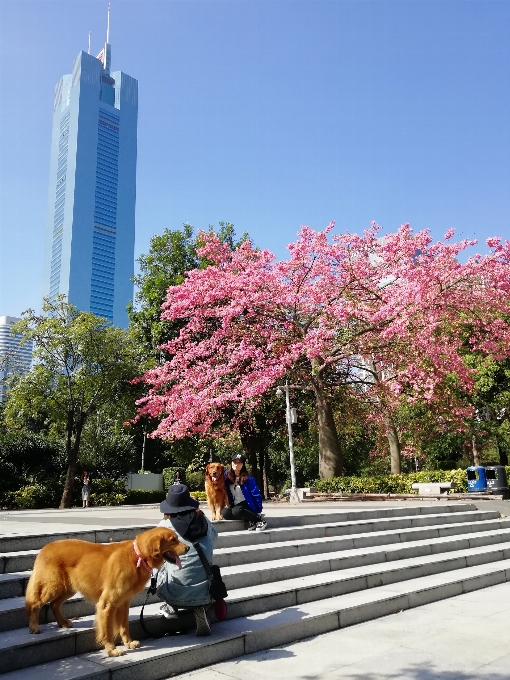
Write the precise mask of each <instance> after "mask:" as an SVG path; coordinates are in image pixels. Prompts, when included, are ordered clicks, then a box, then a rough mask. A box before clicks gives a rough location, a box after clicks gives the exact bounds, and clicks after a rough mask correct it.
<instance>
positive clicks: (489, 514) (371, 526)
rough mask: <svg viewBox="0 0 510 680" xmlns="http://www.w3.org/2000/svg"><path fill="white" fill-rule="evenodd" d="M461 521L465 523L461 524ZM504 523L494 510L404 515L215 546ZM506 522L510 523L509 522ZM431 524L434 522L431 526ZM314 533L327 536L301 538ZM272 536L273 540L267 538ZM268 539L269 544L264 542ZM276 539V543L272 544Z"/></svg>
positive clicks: (237, 535) (243, 536)
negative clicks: (356, 531) (332, 533)
mask: <svg viewBox="0 0 510 680" xmlns="http://www.w3.org/2000/svg"><path fill="white" fill-rule="evenodd" d="M461 518H462V520H464V521H459V520H460V519H461ZM439 519H444V520H445V521H443V522H441V524H435V525H434V524H432V522H433V521H434V520H439ZM500 519H503V518H502V517H501V516H500V514H499V513H498V512H497V511H495V510H478V511H474V512H473V511H466V512H460V513H455V514H453V513H448V514H444V513H437V514H434V513H429V514H427V515H410V516H408V515H405V516H402V517H382V518H372V519H367V520H357V521H347V522H324V523H322V524H307V525H304V526H300V527H277V528H274V527H269V528H268V529H267V530H266V531H263V532H247V531H242V532H237V531H236V532H231V533H230V534H227V535H226V536H220V537H219V538H218V544H217V546H216V551H218V550H223V551H228V550H236V549H237V548H251V547H254V546H258V545H267V544H273V543H290V542H295V541H296V540H298V541H299V540H302V541H306V540H310V541H311V540H316V539H317V538H324V537H327V536H328V534H327V532H328V530H332V529H335V530H337V529H340V528H345V529H348V528H350V527H353V528H356V529H358V528H359V530H360V533H363V534H365V533H376V532H381V531H391V528H392V527H391V525H392V524H402V523H407V524H408V525H409V526H407V527H398V528H409V529H412V528H417V527H427V526H451V525H456V524H466V523H470V524H478V523H481V522H489V521H494V520H500ZM507 521H510V519H509V520H507ZM428 522H431V524H429V523H428ZM301 532H302V533H311V532H316V533H317V534H319V533H323V534H324V535H322V536H320V535H316V536H309V537H303V538H300V537H299V535H298V534H299V533H301ZM352 535H354V533H351V532H346V533H337V534H335V536H352ZM268 536H270V537H271V538H270V540H269V541H268V540H267V537H268ZM264 538H266V540H264ZM273 539H276V540H273Z"/></svg>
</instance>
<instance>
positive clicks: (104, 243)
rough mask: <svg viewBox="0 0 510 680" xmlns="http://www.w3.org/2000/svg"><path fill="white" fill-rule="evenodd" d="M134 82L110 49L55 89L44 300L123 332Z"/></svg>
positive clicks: (82, 62)
mask: <svg viewBox="0 0 510 680" xmlns="http://www.w3.org/2000/svg"><path fill="white" fill-rule="evenodd" d="M137 116H138V83H137V81H136V80H135V79H134V78H131V77H130V76H128V75H126V74H125V73H122V72H120V71H118V72H115V73H111V74H110V45H108V44H105V46H104V49H103V50H102V51H101V52H100V54H99V55H98V56H97V57H93V56H92V55H90V54H86V53H85V52H81V53H80V54H79V55H78V57H77V58H76V60H75V62H74V65H73V73H72V74H71V75H65V76H63V77H62V78H61V79H60V82H59V83H58V85H57V87H56V90H55V103H54V116H53V136H52V152H51V162H50V186H49V206H48V215H47V247H46V265H45V285H44V294H45V295H46V296H48V297H49V298H50V299H52V300H53V299H55V297H56V296H57V295H58V294H61V293H63V294H65V295H66V296H67V298H68V300H69V302H71V303H72V304H73V305H75V306H76V307H77V308H78V309H79V310H81V311H91V312H93V313H94V314H97V315H98V316H103V317H106V318H107V319H109V320H110V321H112V322H113V323H114V324H115V325H118V326H121V327H125V326H127V322H128V318H127V312H126V306H127V304H128V302H129V301H130V300H131V299H132V297H133V284H132V282H131V276H132V274H133V267H134V237H135V198H136V152H137V148H136V128H137Z"/></svg>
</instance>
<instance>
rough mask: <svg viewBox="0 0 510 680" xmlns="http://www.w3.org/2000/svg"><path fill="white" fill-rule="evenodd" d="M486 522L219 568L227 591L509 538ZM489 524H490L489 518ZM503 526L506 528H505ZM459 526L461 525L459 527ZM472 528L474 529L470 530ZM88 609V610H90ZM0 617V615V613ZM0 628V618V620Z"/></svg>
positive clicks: (4, 580)
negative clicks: (435, 534) (436, 534)
mask: <svg viewBox="0 0 510 680" xmlns="http://www.w3.org/2000/svg"><path fill="white" fill-rule="evenodd" d="M484 526H487V522H484V523H479V524H475V525H471V532H470V533H467V534H463V535H462V534H461V535H460V536H459V535H457V536H456V535H454V536H445V537H440V538H427V539H423V540H413V541H406V542H403V543H401V542H400V541H399V542H397V543H386V544H383V545H376V546H372V547H368V548H367V547H366V546H364V547H362V548H352V549H349V548H344V549H343V550H337V551H333V552H326V553H323V552H320V553H318V554H315V555H309V554H306V555H304V556H301V557H296V556H294V557H291V558H283V559H275V560H269V561H267V562H255V563H248V564H241V565H235V566H231V567H223V569H222V575H223V579H224V581H225V583H226V585H227V588H228V589H229V590H232V589H236V588H242V587H246V586H251V585H258V584H259V583H267V582H272V581H282V580H285V579H287V578H293V577H298V576H306V575H308V574H312V573H313V574H318V573H323V572H327V571H335V570H336V569H346V568H351V567H356V566H361V565H363V564H375V563H378V562H385V561H386V562H389V561H393V560H397V559H404V558H407V557H418V556H420V555H429V554H433V553H436V552H450V551H452V550H462V549H466V548H469V547H477V546H485V545H492V544H498V543H501V542H504V541H505V540H510V523H509V522H508V520H498V521H497V523H496V527H497V528H496V529H492V530H488V531H487V530H485V531H484V530H483V529H484ZM489 526H494V521H493V520H490V522H489ZM505 527H506V528H505ZM462 528H463V527H462ZM474 529H476V531H474ZM30 573H31V572H30V571H24V572H18V573H9V574H0V600H1V599H6V598H15V597H22V596H23V595H24V593H25V589H26V584H27V582H28V579H29V578H30ZM91 611H92V610H91ZM0 618H1V615H0ZM0 629H1V621H0Z"/></svg>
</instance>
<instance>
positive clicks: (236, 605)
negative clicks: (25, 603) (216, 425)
mask: <svg viewBox="0 0 510 680" xmlns="http://www.w3.org/2000/svg"><path fill="white" fill-rule="evenodd" d="M490 552H492V553H493V554H492V555H490V554H489V553H487V552H485V553H483V552H479V553H478V556H479V557H480V558H483V557H487V556H490V557H492V559H491V560H486V559H485V560H482V559H480V560H479V561H476V563H475V564H469V561H475V560H476V554H473V553H472V552H471V550H469V549H466V550H461V551H457V553H458V554H449V555H448V557H447V559H444V555H443V554H437V555H430V556H429V559H428V560H426V561H422V562H421V563H420V562H418V561H417V559H416V558H410V559H408V560H402V561H401V562H400V561H399V562H389V563H379V564H378V565H367V566H366V567H357V568H354V569H352V570H351V571H352V573H351V574H345V572H341V571H335V572H325V573H323V574H322V575H321V576H322V579H321V580H320V582H319V583H317V582H315V583H313V582H312V583H303V579H302V578H295V579H289V580H288V581H287V582H282V585H284V588H283V589H282V590H281V591H279V592H277V593H274V592H262V593H260V592H259V593H252V594H251V597H250V593H249V592H247V591H248V590H249V589H244V591H243V590H240V591H237V596H236V595H235V594H234V593H232V595H233V597H232V599H231V600H228V608H229V610H230V612H231V616H229V619H228V620H235V619H242V618H246V617H247V616H254V615H257V614H262V613H264V612H267V611H268V610H267V609H266V608H265V605H264V601H267V600H275V599H280V602H279V605H280V607H279V608H280V609H283V608H289V607H292V606H302V605H305V606H306V604H307V603H309V602H318V601H321V600H326V599H328V600H329V599H331V598H334V597H342V596H345V595H347V594H355V593H360V592H366V591H369V590H373V589H379V588H382V587H384V586H388V585H390V584H393V586H395V584H396V583H405V582H408V581H409V582H413V581H416V580H417V578H427V577H431V576H438V575H445V574H447V573H449V572H452V571H455V572H459V571H462V570H464V569H468V568H471V567H482V566H487V565H489V564H494V563H495V562H504V561H509V562H510V542H508V543H506V544H503V545H501V546H500V548H499V549H494V550H493V551H490ZM497 553H501V554H502V558H499V559H498V558H497V557H496V554H497ZM459 560H464V561H466V562H467V563H465V564H463V565H462V566H455V564H456V563H458V562H459ZM381 564H384V566H385V568H384V569H381V568H380V567H381ZM438 567H439V569H438ZM445 567H446V568H445ZM420 568H421V569H422V570H423V571H425V572H427V569H428V573H425V575H422V576H420V577H416V576H414V577H413V576H412V575H409V574H410V573H412V571H413V570H415V569H420ZM405 572H408V573H407V574H405ZM404 574H405V575H404ZM312 576H314V575H312ZM312 576H311V577H309V579H308V580H309V581H311V578H312ZM402 576H403V578H402ZM388 578H390V582H389V583H388ZM377 579H380V581H381V584H379V583H376V582H375V581H376V580H377ZM384 580H385V582H384ZM342 584H343V585H345V586H346V592H344V593H342V594H333V595H331V594H325V592H324V591H323V595H322V596H318V597H317V595H318V593H319V592H320V590H321V589H327V588H328V587H330V588H331V587H334V586H335V585H338V586H340V587H341V586H342ZM360 585H361V587H360ZM352 586H354V587H352ZM313 591H317V592H316V593H315V595H316V596H315V597H314V593H313ZM300 593H301V595H300ZM303 595H305V597H303ZM310 595H312V597H310ZM282 598H283V599H282ZM285 599H286V600H287V602H285ZM247 602H249V603H250V605H248V608H250V607H251V612H249V613H246V611H244V612H243V610H246V608H247V605H246V603H247ZM159 605H160V603H159V602H157V603H153V604H152V605H149V606H148V608H147V610H146V612H145V614H146V618H147V622H148V623H149V624H150V622H152V624H153V625H154V623H155V622H156V623H157V622H158V620H160V619H161V616H160V615H159V612H158V609H159ZM260 605H262V606H260ZM232 610H233V611H232ZM236 610H237V616H236ZM139 611H140V607H137V608H135V607H132V608H131V610H130V619H131V620H132V621H133V620H136V618H137V617H138V615H139ZM80 621H81V622H82V623H83V622H89V623H90V624H91V625H90V627H89V628H73V629H71V630H69V631H60V630H59V629H57V628H55V626H54V625H51V624H50V629H48V628H47V625H48V624H42V626H43V627H42V631H43V634H44V638H43V637H39V636H36V637H31V636H30V634H29V633H28V632H27V631H26V629H25V628H24V629H14V630H10V631H7V632H5V633H3V634H0V645H1V646H0V661H2V663H1V666H2V667H4V668H5V667H8V663H7V662H6V660H5V655H6V654H7V655H9V652H10V654H11V656H13V655H15V649H17V650H19V651H18V654H20V653H21V654H22V653H23V652H21V650H26V649H27V648H33V647H34V646H39V645H41V644H44V645H49V644H53V645H60V646H63V647H67V654H65V653H64V654H63V656H68V655H71V654H70V650H69V644H70V643H69V640H68V638H69V636H70V635H75V636H78V637H80V639H81V638H85V637H88V642H86V643H84V642H82V643H81V645H80V643H79V641H76V642H75V645H76V646H81V650H82V651H83V652H85V651H87V647H88V651H91V649H93V634H92V633H91V628H92V621H93V615H88V616H83V617H80ZM16 630H17V631H18V633H17V635H20V634H21V635H25V636H26V637H27V638H28V639H26V640H23V641H22V642H19V644H16V645H12V643H11V642H10V640H11V639H12V636H13V634H16ZM64 636H65V637H64ZM2 638H3V640H2ZM6 644H7V645H8V646H9V647H10V648H12V649H9V648H8V649H6ZM71 652H72V649H71ZM55 657H56V654H55ZM23 658H25V657H24V656H23ZM21 663H22V662H20V661H18V662H17V665H18V667H21V665H20V664H21Z"/></svg>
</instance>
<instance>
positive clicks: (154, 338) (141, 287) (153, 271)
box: [128, 222, 248, 363]
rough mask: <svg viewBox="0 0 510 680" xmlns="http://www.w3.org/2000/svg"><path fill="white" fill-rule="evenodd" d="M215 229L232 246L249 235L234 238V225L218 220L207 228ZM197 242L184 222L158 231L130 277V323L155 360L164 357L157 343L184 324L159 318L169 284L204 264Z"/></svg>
mask: <svg viewBox="0 0 510 680" xmlns="http://www.w3.org/2000/svg"><path fill="white" fill-rule="evenodd" d="M214 231H216V233H217V235H218V237H219V239H220V240H221V241H222V242H223V243H226V244H227V245H229V247H230V248H231V249H234V248H235V247H237V246H238V245H239V244H240V243H242V242H243V241H246V240H247V239H248V235H247V234H243V235H242V236H241V238H240V239H239V240H236V235H235V230H234V225H233V224H231V223H230V222H220V223H219V228H218V229H217V230H215V228H214V226H213V225H209V232H214ZM200 243H201V236H200V234H199V235H198V236H196V235H195V234H194V230H193V227H192V226H191V225H190V224H187V223H186V224H184V225H183V227H182V229H175V230H172V229H168V228H165V230H164V231H163V233H162V234H161V235H157V234H156V235H154V236H153V237H152V238H151V240H150V246H149V252H148V253H147V254H142V255H140V257H139V258H138V260H137V262H138V265H139V268H140V271H139V273H138V274H135V276H134V277H133V281H134V283H135V286H136V288H137V291H136V294H135V300H134V304H131V305H130V306H129V308H128V314H129V319H130V326H131V328H132V330H133V332H134V333H135V334H136V337H137V339H138V340H139V342H140V344H141V346H142V349H143V351H144V354H145V356H146V357H148V358H151V359H152V360H153V361H155V362H156V363H162V362H163V361H164V360H165V359H166V358H167V354H166V353H165V352H164V351H163V350H159V349H158V346H159V345H161V344H164V343H165V342H168V341H169V340H171V339H172V338H173V337H175V335H176V334H177V333H178V332H179V330H180V328H181V327H182V325H183V324H182V322H178V321H177V322H169V321H165V320H163V319H161V305H162V304H163V302H164V301H165V300H166V297H167V290H168V289H169V288H170V286H177V285H179V284H180V283H182V282H183V281H184V279H185V275H186V272H189V271H191V270H193V269H199V268H204V267H205V266H207V264H208V262H207V260H205V258H203V257H199V256H198V254H197V249H198V247H199V245H200Z"/></svg>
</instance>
